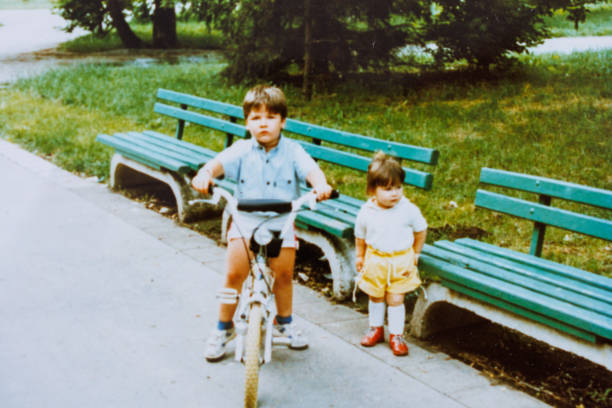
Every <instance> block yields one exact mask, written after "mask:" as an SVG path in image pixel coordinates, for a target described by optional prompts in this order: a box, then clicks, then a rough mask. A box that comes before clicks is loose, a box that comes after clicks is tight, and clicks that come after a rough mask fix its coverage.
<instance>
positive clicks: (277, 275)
mask: <svg viewBox="0 0 612 408" xmlns="http://www.w3.org/2000/svg"><path fill="white" fill-rule="evenodd" d="M274 280H275V281H276V282H278V283H279V284H285V285H287V284H290V283H291V281H292V280H293V268H288V267H283V268H277V269H275V270H274Z"/></svg>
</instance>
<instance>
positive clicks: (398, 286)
mask: <svg viewBox="0 0 612 408" xmlns="http://www.w3.org/2000/svg"><path fill="white" fill-rule="evenodd" d="M357 284H358V286H359V289H361V290H362V291H364V292H365V293H367V294H368V295H369V296H371V297H376V298H381V297H384V296H385V293H396V294H401V293H408V292H412V291H413V290H415V289H417V288H418V287H419V286H421V279H420V278H419V271H418V269H417V267H416V265H415V264H414V250H413V249H412V248H410V249H407V250H405V251H400V252H392V253H388V252H381V251H378V250H376V249H374V248H372V247H370V246H368V248H367V250H366V254H365V260H364V265H363V270H362V276H361V278H360V279H359V281H358V283H357Z"/></svg>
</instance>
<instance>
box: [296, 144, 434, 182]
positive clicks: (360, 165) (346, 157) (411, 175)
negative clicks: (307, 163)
mask: <svg viewBox="0 0 612 408" xmlns="http://www.w3.org/2000/svg"><path fill="white" fill-rule="evenodd" d="M297 142H298V143H300V144H301V145H302V147H304V150H306V152H307V153H308V154H310V155H311V156H312V157H313V158H315V159H320V160H324V161H327V162H330V163H337V164H340V165H342V166H345V167H349V168H352V169H355V170H360V171H363V172H367V171H368V166H369V165H370V162H371V161H372V159H370V158H368V157H364V156H360V155H357V154H354V153H349V152H343V151H339V150H336V149H333V148H330V147H326V146H319V145H315V144H313V143H308V142H305V141H303V140H297ZM404 171H405V172H406V177H405V178H404V183H406V184H410V185H413V186H415V187H420V188H423V189H426V190H428V189H430V188H431V184H432V179H433V177H432V175H431V174H429V173H426V172H423V171H419V170H414V169H410V168H407V167H404Z"/></svg>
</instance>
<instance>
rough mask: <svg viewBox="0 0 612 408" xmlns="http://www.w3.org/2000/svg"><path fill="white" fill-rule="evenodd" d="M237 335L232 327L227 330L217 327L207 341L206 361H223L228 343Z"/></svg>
mask: <svg viewBox="0 0 612 408" xmlns="http://www.w3.org/2000/svg"><path fill="white" fill-rule="evenodd" d="M234 337H236V331H235V330H234V328H233V327H232V328H231V329H227V330H219V329H215V330H213V332H212V333H211V334H210V337H208V340H207V341H206V353H205V354H204V356H205V357H206V361H208V362H211V363H215V362H217V361H221V360H222V359H223V357H225V349H226V348H227V344H228V343H229V342H230V341H231V340H232V339H233V338H234Z"/></svg>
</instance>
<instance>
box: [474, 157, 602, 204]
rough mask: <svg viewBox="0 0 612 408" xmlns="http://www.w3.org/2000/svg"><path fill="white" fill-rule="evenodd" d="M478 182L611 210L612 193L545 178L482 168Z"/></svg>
mask: <svg viewBox="0 0 612 408" xmlns="http://www.w3.org/2000/svg"><path fill="white" fill-rule="evenodd" d="M480 182H481V183H485V184H490V185H496V186H501V187H507V188H511V189H514V190H522V191H528V192H531V193H537V194H544V195H548V196H551V197H557V198H562V199H565V200H570V201H574V202H578V203H583V204H590V205H594V206H597V207H602V208H607V209H612V192H611V191H607V190H603V189H599V188H594V187H589V186H584V185H580V184H575V183H568V182H565V181H560V180H554V179H550V178H546V177H539V176H532V175H529V174H521V173H513V172H510V171H505V170H498V169H491V168H487V167H485V168H483V169H482V170H481V172H480Z"/></svg>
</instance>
